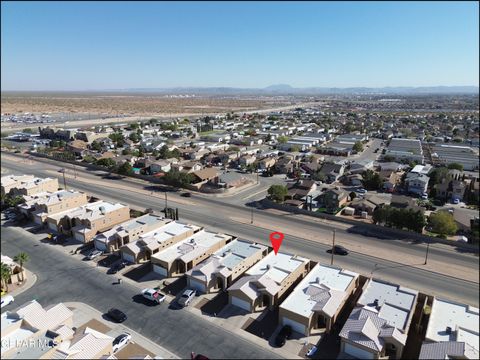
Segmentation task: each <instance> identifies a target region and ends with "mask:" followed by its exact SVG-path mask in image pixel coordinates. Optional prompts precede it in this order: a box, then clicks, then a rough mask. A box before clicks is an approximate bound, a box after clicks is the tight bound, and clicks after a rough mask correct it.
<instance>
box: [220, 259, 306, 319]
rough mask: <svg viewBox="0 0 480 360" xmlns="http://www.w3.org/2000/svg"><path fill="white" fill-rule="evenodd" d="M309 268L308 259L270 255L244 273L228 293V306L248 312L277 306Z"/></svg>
mask: <svg viewBox="0 0 480 360" xmlns="http://www.w3.org/2000/svg"><path fill="white" fill-rule="evenodd" d="M309 268H310V260H308V259H306V258H303V257H300V256H297V255H292V254H286V253H281V252H279V253H277V254H274V253H273V252H271V253H270V254H268V255H267V256H266V257H265V258H263V259H262V260H260V261H259V262H258V263H256V264H255V265H254V266H253V267H252V268H250V269H249V270H247V271H246V272H245V275H244V276H243V277H241V278H240V279H238V280H237V281H236V282H235V283H233V285H232V286H230V287H229V288H228V289H227V290H228V303H229V304H231V305H234V306H237V307H239V308H241V309H243V310H246V311H248V312H255V311H261V310H264V309H266V308H272V307H273V306H275V305H277V304H279V303H280V302H281V301H282V300H283V298H284V297H285V296H286V295H287V292H288V291H289V290H290V289H291V288H292V287H293V286H295V284H296V283H297V282H298V281H299V280H300V279H302V278H303V277H304V276H305V275H306V274H307V272H308V270H309Z"/></svg>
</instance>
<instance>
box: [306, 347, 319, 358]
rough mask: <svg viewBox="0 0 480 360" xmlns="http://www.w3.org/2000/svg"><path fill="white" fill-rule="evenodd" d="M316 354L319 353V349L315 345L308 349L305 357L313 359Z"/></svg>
mask: <svg viewBox="0 0 480 360" xmlns="http://www.w3.org/2000/svg"><path fill="white" fill-rule="evenodd" d="M316 352H317V347H316V346H315V345H313V346H312V347H311V348H310V349H308V351H307V353H306V354H305V355H306V356H307V357H312V356H313V355H315V353H316Z"/></svg>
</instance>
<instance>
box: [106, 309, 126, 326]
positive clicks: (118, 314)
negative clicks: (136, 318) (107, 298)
mask: <svg viewBox="0 0 480 360" xmlns="http://www.w3.org/2000/svg"><path fill="white" fill-rule="evenodd" d="M107 315H108V317H109V318H111V319H112V320H114V321H116V322H117V323H121V322H124V321H125V320H127V315H125V313H124V312H123V311H120V310H118V309H115V308H112V309H110V310H108V313H107Z"/></svg>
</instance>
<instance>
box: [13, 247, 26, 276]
mask: <svg viewBox="0 0 480 360" xmlns="http://www.w3.org/2000/svg"><path fill="white" fill-rule="evenodd" d="M28 260H30V256H29V255H28V254H27V253H26V252H20V253H18V254H17V255H15V257H14V258H13V261H15V262H16V263H18V265H20V272H21V273H22V282H23V281H24V280H25V278H24V277H23V265H24V264H25V263H26V262H27V261H28Z"/></svg>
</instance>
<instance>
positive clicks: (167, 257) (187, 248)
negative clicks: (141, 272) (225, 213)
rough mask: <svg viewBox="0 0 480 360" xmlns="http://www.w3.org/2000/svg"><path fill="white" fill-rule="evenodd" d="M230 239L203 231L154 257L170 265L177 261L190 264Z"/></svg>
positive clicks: (226, 236)
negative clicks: (180, 260) (189, 262)
mask: <svg viewBox="0 0 480 360" xmlns="http://www.w3.org/2000/svg"><path fill="white" fill-rule="evenodd" d="M228 237H229V236H228V235H225V234H219V233H214V232H210V231H206V230H201V231H199V232H197V233H195V234H194V235H192V236H190V237H188V238H186V239H185V240H182V241H180V242H179V243H177V244H175V245H174V246H170V247H168V248H166V249H164V250H162V251H159V252H158V253H156V254H154V255H152V257H154V258H156V259H159V260H163V261H166V262H168V263H171V262H172V261H173V260H175V259H182V260H183V261H184V262H188V261H190V260H192V259H194V258H195V257H197V256H198V255H200V254H202V253H204V252H205V251H207V249H209V248H211V247H212V246H214V245H215V244H218V243H219V242H221V241H224V240H225V239H226V238H228Z"/></svg>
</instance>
